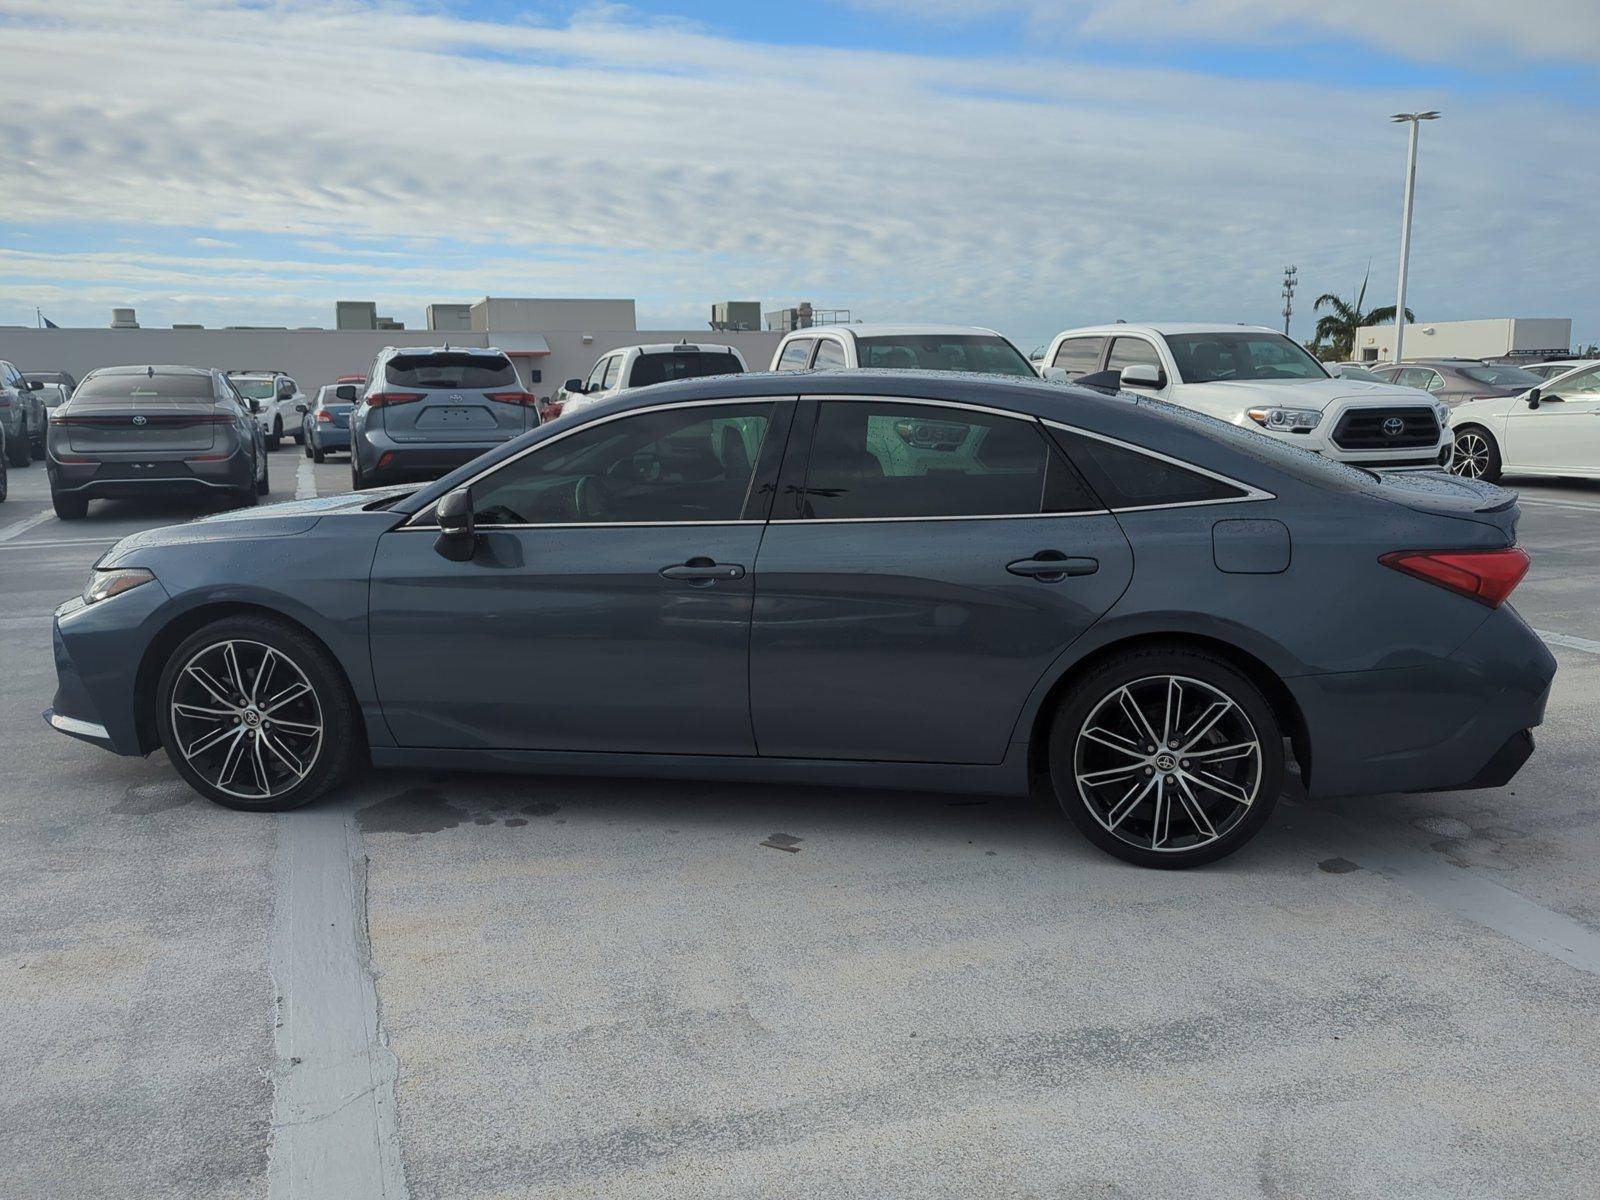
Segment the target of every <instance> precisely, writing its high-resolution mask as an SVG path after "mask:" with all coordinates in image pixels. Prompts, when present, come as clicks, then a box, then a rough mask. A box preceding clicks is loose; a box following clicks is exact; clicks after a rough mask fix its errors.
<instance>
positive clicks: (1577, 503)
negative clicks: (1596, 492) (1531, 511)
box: [1518, 496, 1600, 512]
mask: <svg viewBox="0 0 1600 1200" xmlns="http://www.w3.org/2000/svg"><path fill="white" fill-rule="evenodd" d="M1518 503H1519V504H1531V505H1533V506H1534V507H1535V508H1570V509H1573V510H1575V511H1577V512H1600V504H1585V503H1583V501H1581V500H1534V499H1531V498H1529V497H1527V496H1523V497H1521V498H1520V499H1519V500H1518Z"/></svg>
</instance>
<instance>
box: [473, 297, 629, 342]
mask: <svg viewBox="0 0 1600 1200" xmlns="http://www.w3.org/2000/svg"><path fill="white" fill-rule="evenodd" d="M637 325H638V320H637V318H636V317H635V315H634V307H633V301H632V300H543V299H500V298H497V297H494V296H488V297H485V298H484V299H482V300H480V301H478V302H477V303H476V304H474V305H473V306H472V328H473V329H474V330H475V331H477V332H479V333H491V334H492V333H512V332H515V333H543V332H544V331H545V330H547V329H572V330H576V331H577V332H579V333H594V334H600V333H618V332H628V333H631V332H633V330H634V329H635V328H636V327H637Z"/></svg>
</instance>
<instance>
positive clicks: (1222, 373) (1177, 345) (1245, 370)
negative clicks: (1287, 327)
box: [1163, 332, 1328, 383]
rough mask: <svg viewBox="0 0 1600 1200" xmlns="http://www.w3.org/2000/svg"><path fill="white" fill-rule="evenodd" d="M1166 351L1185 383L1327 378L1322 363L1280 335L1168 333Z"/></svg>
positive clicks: (1166, 335)
mask: <svg viewBox="0 0 1600 1200" xmlns="http://www.w3.org/2000/svg"><path fill="white" fill-rule="evenodd" d="M1163 336H1164V337H1165V338H1166V343H1167V348H1168V349H1169V350H1170V351H1171V352H1172V360H1173V362H1174V363H1175V364H1176V365H1177V368H1178V374H1179V376H1180V377H1181V378H1182V379H1183V381H1184V382H1185V383H1227V382H1229V381H1231V380H1237V379H1326V378H1328V373H1327V372H1326V371H1324V370H1323V369H1322V364H1321V363H1319V362H1318V361H1317V360H1316V359H1314V358H1312V357H1311V355H1310V354H1309V353H1307V352H1306V350H1305V348H1304V347H1303V346H1301V345H1300V344H1299V343H1297V342H1293V341H1290V340H1289V339H1288V338H1286V337H1284V336H1283V335H1282V334H1281V333H1226V332H1224V333H1169V334H1165V335H1163Z"/></svg>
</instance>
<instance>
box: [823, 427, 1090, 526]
mask: <svg viewBox="0 0 1600 1200" xmlns="http://www.w3.org/2000/svg"><path fill="white" fill-rule="evenodd" d="M1052 460H1054V461H1052ZM1097 507H1099V506H1098V505H1097V504H1096V503H1095V502H1094V500H1093V498H1092V497H1091V496H1090V495H1089V494H1088V493H1087V492H1086V491H1085V490H1084V489H1083V487H1082V485H1081V484H1080V483H1079V482H1078V480H1077V478H1076V476H1075V475H1074V473H1073V472H1072V470H1071V468H1070V466H1069V465H1068V464H1067V463H1066V462H1065V461H1064V460H1063V459H1061V458H1060V456H1059V455H1053V454H1052V452H1051V448H1050V445H1049V443H1048V442H1047V441H1046V440H1045V438H1044V435H1043V434H1042V433H1041V431H1040V430H1039V428H1038V427H1037V425H1035V424H1034V423H1033V422H1032V421H1027V420H1020V419H1017V418H1013V417H1003V416H998V415H994V414H990V413H979V412H974V411H971V410H968V409H961V408H944V407H936V406H933V405H918V404H905V403H900V402H896V401H890V400H882V401H878V400H869V401H844V400H840V401H824V402H823V404H822V407H821V412H820V413H819V416H818V420H817V429H816V435H815V437H814V438H813V440H812V443H811V458H810V464H809V467H808V470H807V474H806V486H805V508H804V514H803V515H804V516H805V517H806V518H807V519H811V520H840V519H848V518H857V519H860V518H873V517H877V518H883V517H982V516H1011V515H1022V514H1032V513H1040V512H1077V511H1082V510H1085V509H1089V508H1097Z"/></svg>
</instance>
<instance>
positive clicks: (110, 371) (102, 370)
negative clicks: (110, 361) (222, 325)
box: [91, 363, 216, 375]
mask: <svg viewBox="0 0 1600 1200" xmlns="http://www.w3.org/2000/svg"><path fill="white" fill-rule="evenodd" d="M150 371H154V372H155V373H156V374H157V375H213V374H215V373H216V368H215V367H188V366H182V365H179V364H176V363H171V364H166V365H163V364H161V363H149V364H146V365H144V366H137V367H135V366H122V367H96V368H95V369H94V371H92V372H91V374H94V375H144V374H146V373H147V372H150Z"/></svg>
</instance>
